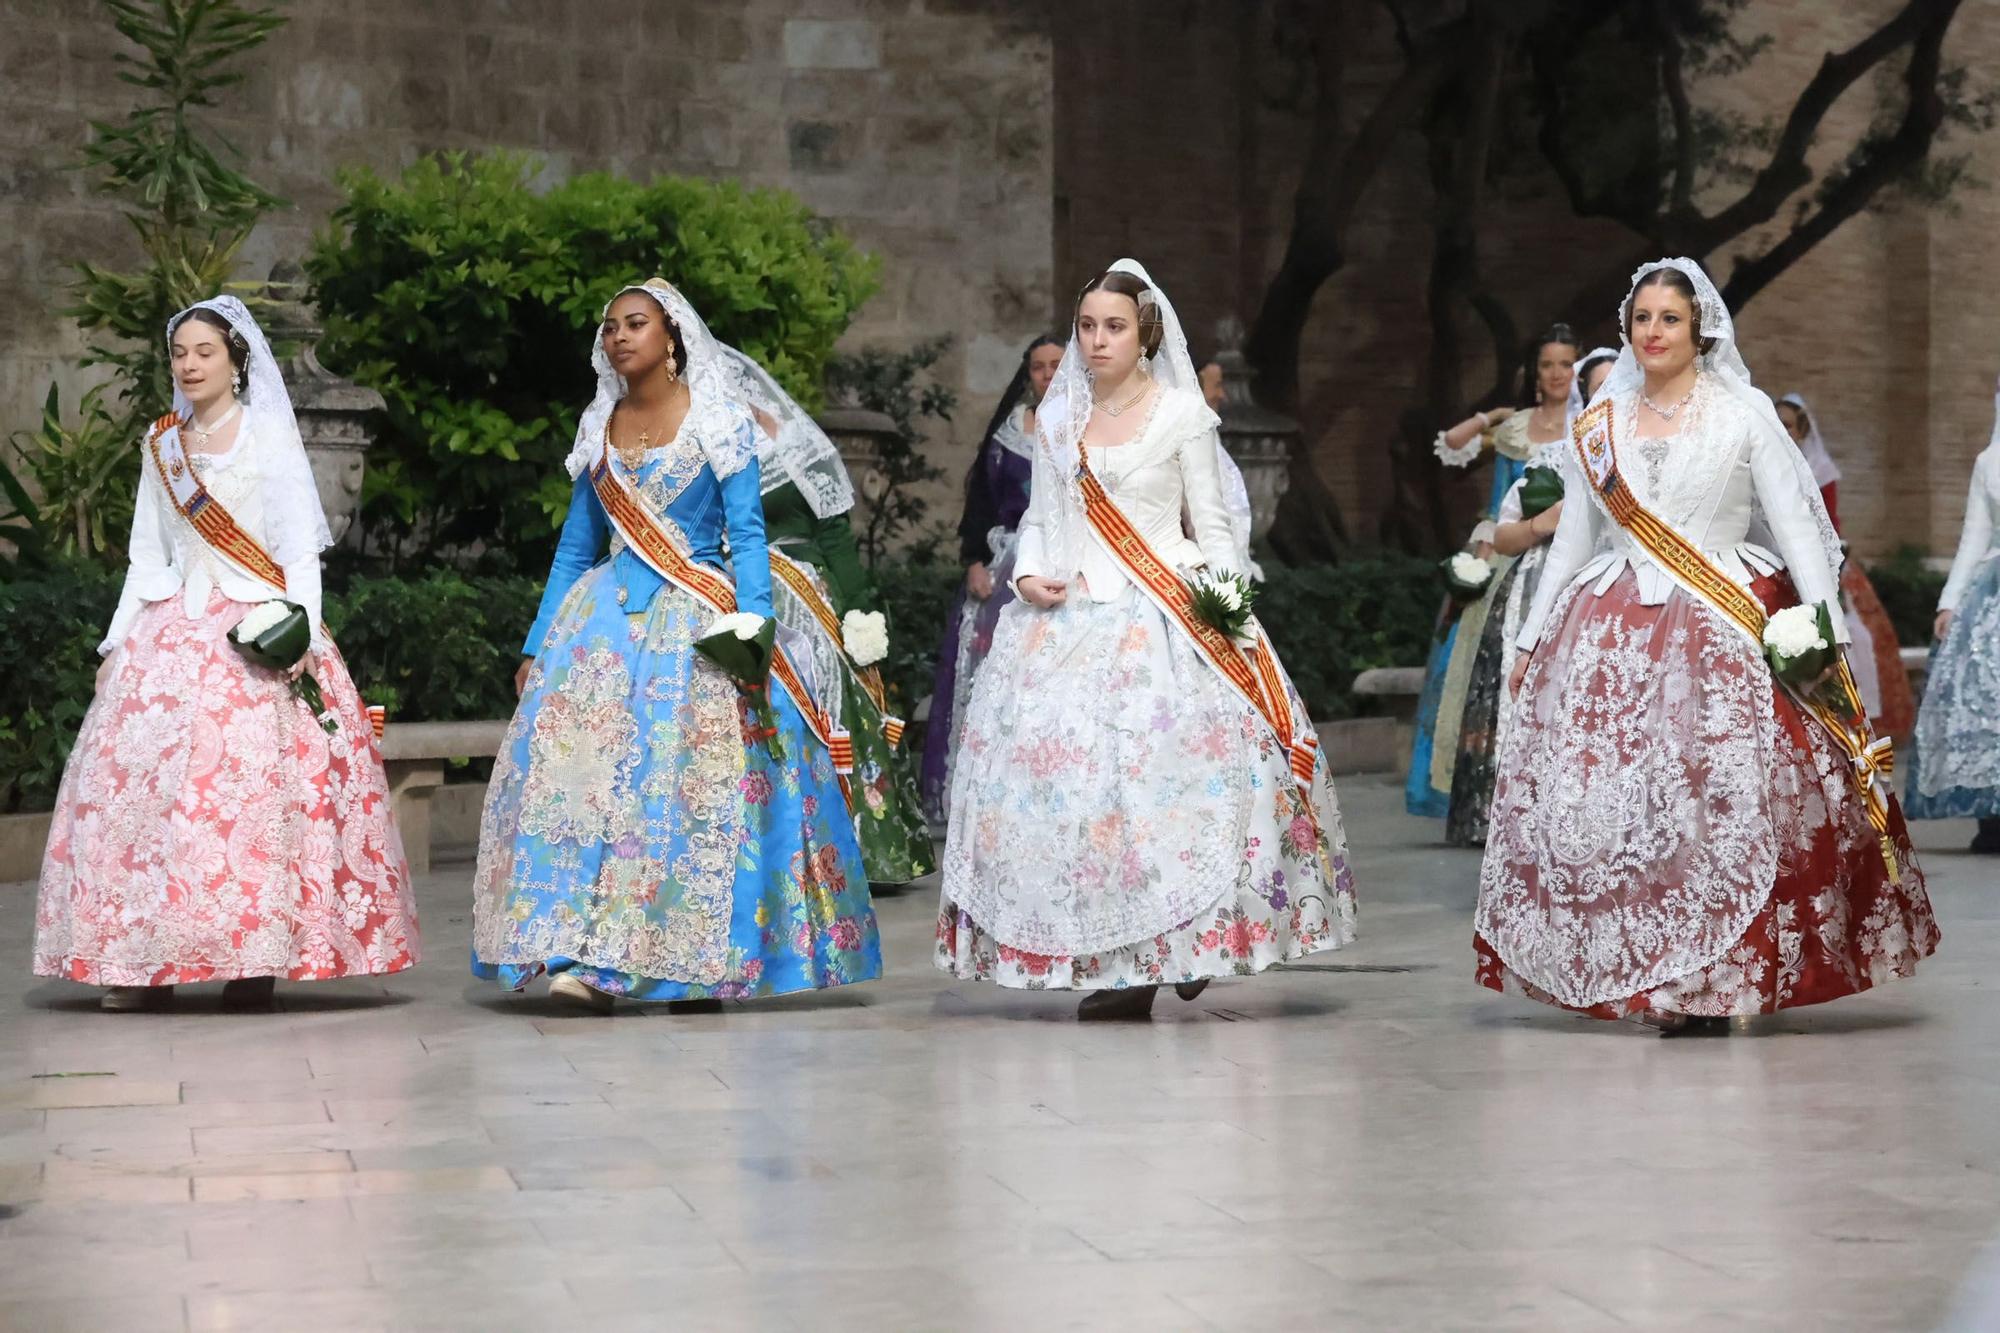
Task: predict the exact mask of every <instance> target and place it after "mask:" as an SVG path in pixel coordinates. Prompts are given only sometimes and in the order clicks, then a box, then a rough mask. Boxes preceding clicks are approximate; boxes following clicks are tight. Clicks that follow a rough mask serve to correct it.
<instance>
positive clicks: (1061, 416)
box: [1035, 259, 1257, 577]
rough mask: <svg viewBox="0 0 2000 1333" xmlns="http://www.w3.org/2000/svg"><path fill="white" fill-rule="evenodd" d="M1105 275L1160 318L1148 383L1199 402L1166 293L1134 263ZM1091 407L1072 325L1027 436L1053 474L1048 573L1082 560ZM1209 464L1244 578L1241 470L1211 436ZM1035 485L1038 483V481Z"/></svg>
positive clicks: (1210, 421)
mask: <svg viewBox="0 0 2000 1333" xmlns="http://www.w3.org/2000/svg"><path fill="white" fill-rule="evenodd" d="M1105 272H1107V273H1129V274H1131V275H1132V276H1133V277H1135V278H1137V279H1139V281H1141V282H1143V283H1145V284H1146V287H1147V289H1148V290H1149V292H1150V298H1142V299H1145V301H1146V304H1149V305H1152V306H1153V307H1155V308H1156V309H1157V310H1158V311H1159V312H1160V350H1159V351H1158V352H1156V353H1155V354H1154V355H1153V358H1152V360H1153V378H1154V379H1155V380H1157V381H1158V382H1159V384H1160V386H1161V387H1162V388H1165V389H1179V390H1182V391H1184V392H1187V393H1191V394H1193V395H1194V396H1195V397H1197V398H1200V397H1201V380H1200V378H1199V377H1198V376H1197V375H1196V374H1195V367H1194V357H1193V355H1192V354H1191V353H1190V352H1189V351H1188V341H1187V334H1186V333H1185V332H1183V331H1182V329H1181V320H1180V316H1179V315H1177V314H1175V313H1174V306H1173V302H1171V301H1169V300H1167V294H1166V293H1165V292H1163V291H1161V290H1160V285H1159V284H1158V283H1156V282H1154V281H1153V276H1152V275H1151V274H1150V273H1148V272H1146V268H1145V266H1144V265H1143V264H1141V263H1140V262H1139V261H1138V260H1136V259H1121V260H1119V261H1118V262H1117V263H1115V264H1113V265H1112V266H1111V267H1110V268H1108V269H1106V270H1105ZM1094 406H1095V402H1094V400H1093V399H1092V397H1091V392H1090V369H1089V367H1088V366H1086V365H1085V364H1084V357H1083V350H1082V348H1081V347H1079V346H1078V345H1077V338H1076V323H1075V321H1074V319H1072V320H1071V323H1070V330H1069V342H1068V343H1067V344H1066V345H1065V346H1064V347H1063V354H1062V361H1061V362H1060V363H1058V364H1057V366H1056V374H1055V378H1054V379H1052V380H1050V381H1049V389H1048V392H1047V393H1045V394H1043V395H1042V403H1041V406H1040V407H1039V408H1037V409H1036V411H1035V433H1036V435H1037V436H1038V437H1039V438H1040V441H1041V453H1042V456H1043V458H1044V460H1045V461H1046V462H1047V463H1048V464H1049V465H1050V467H1051V468H1053V469H1054V471H1055V476H1056V480H1057V482H1058V487H1057V497H1058V498H1057V503H1056V504H1055V505H1053V506H1052V507H1051V508H1050V510H1049V512H1048V515H1047V520H1046V525H1045V529H1044V532H1043V541H1044V543H1045V544H1046V549H1047V551H1048V553H1049V562H1050V567H1051V568H1054V569H1074V568H1076V566H1077V564H1078V563H1079V562H1080V560H1081V558H1082V549H1083V547H1082V544H1083V543H1084V542H1087V541H1089V540H1090V536H1089V524H1088V523H1087V522H1086V520H1085V519H1084V514H1083V492H1082V491H1081V490H1080V489H1079V488H1078V486H1077V480H1076V465H1077V454H1078V446H1079V442H1080V441H1081V440H1082V439H1083V432H1084V430H1085V428H1086V427H1088V426H1089V424H1090V414H1091V411H1092V409H1093V408H1094ZM1201 410H1202V412H1203V413H1204V414H1205V416H1206V424H1207V425H1208V426H1210V427H1211V428H1213V427H1215V426H1217V425H1219V424H1220V422H1221V418H1220V417H1218V416H1216V415H1215V413H1214V412H1213V411H1212V410H1211V409H1209V407H1208V406H1207V405H1206V403H1204V404H1203V406H1202V409H1201ZM1215 459H1216V468H1217V471H1218V473H1219V474H1220V477H1221V481H1222V503H1223V508H1225V509H1226V510H1228V511H1229V531H1230V535H1231V536H1232V538H1234V542H1235V546H1236V552H1235V555H1236V568H1237V569H1238V570H1239V571H1240V572H1242V573H1243V574H1244V575H1245V576H1246V577H1247V576H1252V575H1253V573H1254V572H1255V571H1256V568H1257V567H1256V564H1255V562H1254V561H1252V560H1251V559H1250V493H1249V491H1248V489H1247V488H1245V486H1244V484H1243V472H1242V469H1240V468H1238V467H1237V466H1236V460H1235V459H1233V458H1231V457H1230V456H1229V451H1228V450H1227V449H1225V448H1223V447H1222V436H1221V434H1220V433H1219V432H1218V433H1217V434H1216V437H1215ZM1035 485H1037V486H1039V485H1041V482H1040V480H1037V481H1036V482H1035Z"/></svg>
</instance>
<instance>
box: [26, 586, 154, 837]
mask: <svg viewBox="0 0 2000 1333" xmlns="http://www.w3.org/2000/svg"><path fill="white" fill-rule="evenodd" d="M123 582H124V576H123V575H122V574H119V573H114V572H112V571H109V570H104V569H100V568H98V567H96V566H95V565H91V564H86V563H82V562H62V563H57V564H54V565H52V566H50V567H47V568H44V569H38V570H36V571H35V572H34V573H33V574H32V575H30V576H28V577H21V578H15V579H13V580H10V581H8V582H5V583H0V625H5V626H6V627H7V632H6V633H5V634H0V680H5V681H6V682H7V688H6V691H5V697H6V702H5V703H4V704H0V810H5V811H14V810H22V809H27V810H47V809H49V808H50V807H51V806H53V805H54V804H55V799H56V788H57V787H58V786H59V785H61V783H62V770H63V764H64V763H65V762H66V761H67V760H68V759H69V751H70V747H71V746H72V745H74V744H75V743H76V729H77V726H78V724H80V723H81V722H82V721H83V714H84V710H85V709H87V708H88V707H90V699H91V695H92V694H93V693H95V692H96V688H97V685H96V677H97V668H98V665H99V663H100V660H101V659H99V657H98V656H97V645H98V642H99V641H100V640H101V639H103V638H104V627H105V626H106V625H108V624H110V623H111V613H112V611H113V610H114V609H115V608H116V607H117V605H118V589H119V587H120V586H121V585H122V584H123Z"/></svg>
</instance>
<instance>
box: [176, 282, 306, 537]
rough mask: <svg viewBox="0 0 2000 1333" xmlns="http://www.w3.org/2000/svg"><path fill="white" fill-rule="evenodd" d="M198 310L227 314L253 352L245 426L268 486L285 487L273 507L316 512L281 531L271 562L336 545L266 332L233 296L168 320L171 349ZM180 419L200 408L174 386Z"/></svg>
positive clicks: (245, 390)
mask: <svg viewBox="0 0 2000 1333" xmlns="http://www.w3.org/2000/svg"><path fill="white" fill-rule="evenodd" d="M197 310H209V311H213V312H214V313H216V314H218V315H220V316H222V318H223V319H224V320H226V321H227V322H228V324H229V327H230V328H231V329H232V330H234V331H235V333H236V336H237V337H239V338H241V339H242V340H243V343H244V346H246V347H247V348H248V349H249V355H248V357H247V358H246V364H245V365H244V368H243V387H242V389H241V390H240V391H239V392H238V394H237V400H238V401H239V402H240V403H242V405H243V419H244V424H245V425H246V426H248V427H249V429H250V432H251V438H252V440H253V442H254V444H255V447H256V449H257V452H258V457H259V460H260V464H261V469H262V472H263V479H264V484H265V485H267V486H274V487H280V488H283V490H284V491H285V492H286V493H287V498H286V500H284V501H283V502H281V503H280V504H278V505H274V506H272V509H273V512H277V513H287V514H292V513H298V514H304V513H310V514H311V515H312V522H311V523H310V524H309V525H307V526H306V528H305V530H304V531H293V530H292V527H291V526H290V525H287V526H285V527H283V528H281V529H280V530H279V531H278V532H277V534H276V537H275V539H274V540H273V542H272V544H271V558H272V559H274V560H276V561H277V562H278V563H279V564H280V565H289V564H292V563H293V562H295V561H298V560H302V559H305V558H307V557H310V556H316V555H318V554H319V553H320V552H321V551H324V550H325V549H326V548H327V547H329V546H331V545H333V532H332V530H331V529H330V528H328V527H327V524H326V510H325V509H324V508H323V507H322V506H321V504H320V502H319V485H318V483H316V482H315V481H314V480H313V471H312V460H311V459H310V458H308V457H307V456H306V446H305V441H304V440H303V439H301V438H300V436H299V421H298V417H297V416H296V415H295V414H294V413H293V411H292V396H291V394H290V393H289V392H287V391H286V389H285V377H284V374H283V373H282V372H281V371H280V370H279V369H278V358H277V357H276V356H275V355H273V354H272V352H271V344H270V341H269V340H268V339H266V338H265V337H264V330H262V329H260V328H258V327H257V321H256V320H255V319H253V318H251V316H250V310H249V308H248V307H247V306H245V305H244V304H243V302H241V301H240V300H238V299H237V298H235V297H233V296H217V297H214V298H213V299H211V300H207V301H197V302H195V303H194V304H193V305H191V306H189V307H188V308H187V309H185V310H183V311H181V312H180V313H179V314H177V315H175V316H174V317H173V318H172V319H170V320H168V321H167V349H168V352H169V354H171V353H172V350H173V341H174V330H176V329H178V328H179V327H180V326H181V321H183V320H185V319H186V318H187V317H188V316H189V315H192V314H193V313H194V312H195V311H197ZM174 415H175V416H177V417H179V418H180V419H181V420H182V421H191V420H193V418H194V404H193V403H192V402H190V401H189V399H188V396H187V395H186V394H185V393H182V392H181V388H180V385H179V384H175V385H174Z"/></svg>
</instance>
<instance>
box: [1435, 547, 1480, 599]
mask: <svg viewBox="0 0 2000 1333" xmlns="http://www.w3.org/2000/svg"><path fill="white" fill-rule="evenodd" d="M1441 568H1442V569H1443V570H1444V582H1445V587H1447V588H1449V589H1450V590H1451V595H1452V596H1453V597H1454V598H1456V599H1457V600H1459V601H1461V602H1469V601H1471V600H1473V599H1474V598H1475V597H1480V596H1483V595H1484V594H1485V592H1486V585H1487V584H1489V583H1491V582H1492V581H1493V566H1491V565H1489V564H1487V563H1486V562H1485V561H1484V560H1481V559H1480V558H1479V557H1478V556H1476V555H1473V554H1471V553H1470V552H1467V551H1460V552H1459V553H1458V554H1457V555H1454V556H1452V557H1451V558H1450V559H1449V560H1446V561H1445V562H1444V564H1443V565H1442V566H1441Z"/></svg>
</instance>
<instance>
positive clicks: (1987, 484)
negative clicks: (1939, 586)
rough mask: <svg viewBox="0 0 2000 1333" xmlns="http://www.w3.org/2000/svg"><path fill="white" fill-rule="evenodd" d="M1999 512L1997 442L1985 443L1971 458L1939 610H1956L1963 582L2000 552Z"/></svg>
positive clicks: (1999, 469)
mask: <svg viewBox="0 0 2000 1333" xmlns="http://www.w3.org/2000/svg"><path fill="white" fill-rule="evenodd" d="M1996 516H2000V446H1988V447H1987V448H1986V449H1985V450H1983V451H1982V452H1981V453H1980V455H1979V457H1978V458H1976V459H1974V460H1973V462H1972V488H1971V490H1970V491H1969V492H1968V493H1967V494H1966V497H1965V526H1964V527H1962V528H1960V529H1959V532H1958V554H1957V555H1955V556H1953V557H1952V558H1951V577H1950V578H1948V579H1946V580H1945V584H1944V592H1942V593H1941V594H1939V596H1938V610H1940V611H1956V610H1957V609H1958V603H1959V599H1960V598H1962V597H1964V596H1965V588H1966V585H1967V584H1969V583H1971V582H1972V575H1973V573H1974V571H1976V570H1977V569H1978V568H1979V567H1980V566H1981V565H1983V564H1985V563H1986V562H1987V561H1988V560H1991V559H1992V558H1993V557H1994V556H1996V555H2000V546H1996V545H1995V544H1994V541H1993V530H1994V526H1995V524H1994V521H1993V520H1994V518H1995V517H1996Z"/></svg>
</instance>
